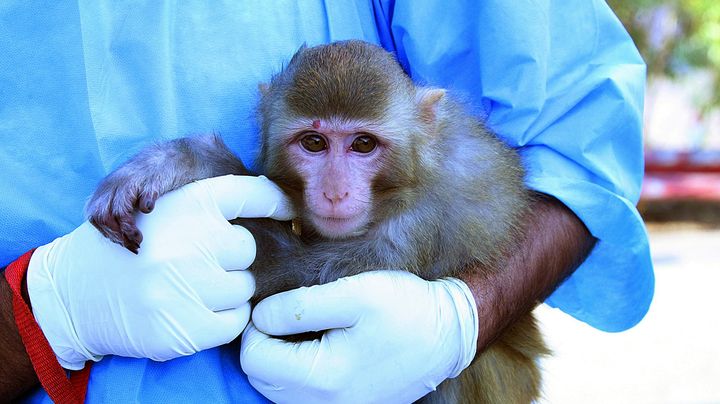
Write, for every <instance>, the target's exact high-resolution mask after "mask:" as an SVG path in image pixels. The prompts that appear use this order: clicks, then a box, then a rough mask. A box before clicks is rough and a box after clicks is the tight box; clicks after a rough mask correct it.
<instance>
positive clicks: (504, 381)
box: [418, 314, 550, 404]
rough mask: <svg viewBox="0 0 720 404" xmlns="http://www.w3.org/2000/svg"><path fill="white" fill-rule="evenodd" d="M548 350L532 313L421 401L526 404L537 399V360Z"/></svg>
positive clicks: (538, 370) (424, 403)
mask: <svg viewBox="0 0 720 404" xmlns="http://www.w3.org/2000/svg"><path fill="white" fill-rule="evenodd" d="M549 353H550V351H549V349H548V348H547V347H546V346H545V343H544V342H543V339H542V335H541V334H540V330H539V329H538V326H537V324H536V322H535V319H534V317H533V316H532V315H531V314H528V315H527V316H525V317H523V318H521V319H520V320H519V321H518V322H517V323H515V324H514V325H513V326H511V327H510V328H508V329H507V331H505V333H504V334H503V335H502V337H501V338H500V339H498V340H497V341H495V342H494V343H493V344H492V345H491V346H490V347H488V349H486V350H485V352H483V353H482V354H480V356H479V357H478V358H477V359H475V361H474V362H473V363H472V364H471V365H470V367H468V368H467V369H465V370H464V371H463V372H462V373H461V374H460V376H458V377H457V378H455V379H448V380H446V381H445V382H443V383H442V384H441V385H440V386H438V389H437V391H435V392H433V393H430V394H428V395H427V396H425V397H423V398H422V399H420V400H418V402H419V403H422V404H448V403H462V404H529V403H532V402H535V401H537V400H538V398H540V387H541V386H540V380H541V377H540V376H541V375H540V368H539V366H538V360H539V359H540V358H541V357H543V356H545V355H548V354H549Z"/></svg>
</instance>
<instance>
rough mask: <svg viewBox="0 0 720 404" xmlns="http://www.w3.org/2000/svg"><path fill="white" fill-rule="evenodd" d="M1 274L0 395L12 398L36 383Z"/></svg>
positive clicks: (9, 292)
mask: <svg viewBox="0 0 720 404" xmlns="http://www.w3.org/2000/svg"><path fill="white" fill-rule="evenodd" d="M4 272H5V271H4V270H3V276H0V344H2V347H3V349H0V363H2V366H0V397H6V398H14V397H17V396H19V395H20V394H22V393H23V392H25V391H27V390H29V389H31V388H32V387H34V386H36V385H37V384H38V379H37V376H36V375H35V372H34V371H33V367H32V364H31V363H30V359H29V358H28V355H27V352H26V351H25V346H24V345H23V343H22V340H21V339H20V334H19V333H18V329H17V325H15V317H14V315H13V309H12V291H11V290H10V286H9V285H8V282H7V280H6V279H5V276H4V275H5V274H4Z"/></svg>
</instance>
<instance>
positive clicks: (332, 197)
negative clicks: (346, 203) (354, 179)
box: [323, 192, 350, 205]
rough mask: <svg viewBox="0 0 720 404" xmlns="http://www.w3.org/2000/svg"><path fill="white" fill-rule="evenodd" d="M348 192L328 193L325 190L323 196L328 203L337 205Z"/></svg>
mask: <svg viewBox="0 0 720 404" xmlns="http://www.w3.org/2000/svg"><path fill="white" fill-rule="evenodd" d="M349 194H350V193H349V192H345V193H342V192H333V193H330V194H328V193H327V192H323V196H324V197H325V199H327V200H328V201H330V203H331V204H333V205H337V204H338V203H340V202H342V201H343V200H344V199H345V198H347V197H348V195H349Z"/></svg>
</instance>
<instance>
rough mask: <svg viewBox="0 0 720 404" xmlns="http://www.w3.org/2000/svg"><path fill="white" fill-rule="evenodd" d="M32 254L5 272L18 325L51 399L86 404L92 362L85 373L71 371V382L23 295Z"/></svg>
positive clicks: (21, 258)
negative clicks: (23, 282)
mask: <svg viewBox="0 0 720 404" xmlns="http://www.w3.org/2000/svg"><path fill="white" fill-rule="evenodd" d="M33 251H34V250H30V251H28V252H27V253H25V255H23V256H22V257H20V258H18V259H17V261H15V262H13V263H12V264H10V265H8V267H7V269H5V278H6V279H7V281H8V283H9V284H10V288H11V289H12V291H13V313H14V315H15V323H16V324H17V327H18V331H19V332H20V337H21V338H22V341H23V344H24V345H25V350H26V351H27V353H28V356H29V357H30V362H32V365H33V368H34V369H35V373H36V374H37V376H38V379H40V384H42V386H43V388H44V389H45V391H46V392H47V393H48V396H50V398H51V399H52V400H53V401H54V402H55V403H57V404H66V403H67V404H82V403H83V402H85V393H86V391H87V384H88V379H89V377H90V366H91V365H92V362H87V363H86V364H85V367H84V368H83V369H82V370H79V371H77V372H72V375H71V377H70V380H68V378H67V376H66V373H65V369H63V368H62V366H60V363H58V361H57V358H56V357H55V353H53V350H52V348H50V343H49V342H48V340H47V339H46V338H45V335H44V334H43V333H42V331H41V330H40V326H38V323H37V322H36V321H35V317H33V315H32V312H31V311H30V308H29V307H28V306H27V304H26V303H25V300H23V298H22V294H21V293H20V291H21V288H22V281H23V278H24V277H25V272H27V268H28V264H29V263H30V257H32V254H33Z"/></svg>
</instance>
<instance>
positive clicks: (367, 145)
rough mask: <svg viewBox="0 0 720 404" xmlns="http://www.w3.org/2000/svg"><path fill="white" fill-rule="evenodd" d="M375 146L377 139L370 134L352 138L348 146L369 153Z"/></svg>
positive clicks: (359, 151)
mask: <svg viewBox="0 0 720 404" xmlns="http://www.w3.org/2000/svg"><path fill="white" fill-rule="evenodd" d="M376 147H377V141H376V140H375V138H374V137H372V136H370V135H360V136H358V137H356V138H355V140H353V142H352V145H351V146H350V148H351V149H352V150H353V151H356V152H358V153H370V152H371V151H373V150H375V148H376Z"/></svg>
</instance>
